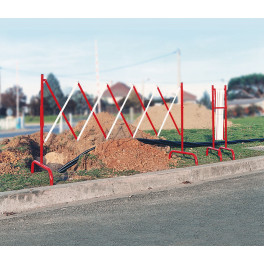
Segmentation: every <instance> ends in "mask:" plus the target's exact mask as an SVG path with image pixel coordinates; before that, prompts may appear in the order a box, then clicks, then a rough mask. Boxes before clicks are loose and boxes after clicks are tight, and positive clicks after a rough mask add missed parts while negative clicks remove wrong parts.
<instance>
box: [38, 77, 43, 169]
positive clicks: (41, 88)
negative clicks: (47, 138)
mask: <svg viewBox="0 0 264 264" xmlns="http://www.w3.org/2000/svg"><path fill="white" fill-rule="evenodd" d="M43 130H44V75H43V74H41V86H40V142H39V146H40V163H41V164H43V144H44V141H43Z"/></svg>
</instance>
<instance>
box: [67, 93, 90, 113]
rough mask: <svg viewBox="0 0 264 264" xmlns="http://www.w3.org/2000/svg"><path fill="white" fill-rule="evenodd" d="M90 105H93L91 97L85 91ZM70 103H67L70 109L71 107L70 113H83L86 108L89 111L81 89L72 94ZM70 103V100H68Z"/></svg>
mask: <svg viewBox="0 0 264 264" xmlns="http://www.w3.org/2000/svg"><path fill="white" fill-rule="evenodd" d="M85 95H86V97H87V99H88V101H89V103H90V105H91V106H92V107H93V104H94V103H93V97H92V96H91V95H89V94H87V93H85ZM70 101H72V104H71V106H70V105H69V108H68V107H67V108H68V109H70V108H71V107H72V111H71V112H72V113H76V114H83V113H84V112H85V111H86V110H88V111H90V109H89V107H88V105H87V102H86V100H85V98H84V97H83V94H82V93H81V91H79V90H78V91H75V92H74V94H73V95H72V98H71V100H70ZM69 103H70V102H69Z"/></svg>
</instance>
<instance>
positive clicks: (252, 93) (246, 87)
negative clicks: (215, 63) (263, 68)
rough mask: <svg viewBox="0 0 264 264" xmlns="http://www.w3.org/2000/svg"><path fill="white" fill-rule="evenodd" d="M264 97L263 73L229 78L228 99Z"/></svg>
mask: <svg viewBox="0 0 264 264" xmlns="http://www.w3.org/2000/svg"><path fill="white" fill-rule="evenodd" d="M260 97H264V75H263V74H257V73H254V74H249V75H244V76H240V77H235V78H232V79H230V81H229V82H228V99H230V100H231V99H238V98H260Z"/></svg>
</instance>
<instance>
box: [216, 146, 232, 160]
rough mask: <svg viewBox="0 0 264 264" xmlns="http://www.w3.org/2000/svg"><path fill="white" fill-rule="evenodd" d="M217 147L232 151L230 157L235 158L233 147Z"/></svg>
mask: <svg viewBox="0 0 264 264" xmlns="http://www.w3.org/2000/svg"><path fill="white" fill-rule="evenodd" d="M219 149H223V150H228V151H231V153H232V159H233V160H235V152H234V150H233V149H231V148H225V147H220V148H219Z"/></svg>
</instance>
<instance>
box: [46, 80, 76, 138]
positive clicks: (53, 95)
mask: <svg viewBox="0 0 264 264" xmlns="http://www.w3.org/2000/svg"><path fill="white" fill-rule="evenodd" d="M44 81H45V83H46V85H47V87H48V89H49V91H50V93H51V95H52V97H53V99H54V101H55V103H56V104H57V106H58V108H59V109H60V111H61V106H60V104H59V102H58V100H57V98H56V96H55V94H54V93H53V91H52V89H51V88H50V85H49V83H48V81H47V80H46V79H45V80H44ZM62 115H63V117H64V119H65V121H66V123H67V125H68V127H69V128H70V130H71V132H72V134H73V136H74V138H75V139H77V136H76V134H75V132H74V131H73V129H72V126H71V124H70V123H69V121H68V119H67V117H66V115H65V114H64V113H62Z"/></svg>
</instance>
